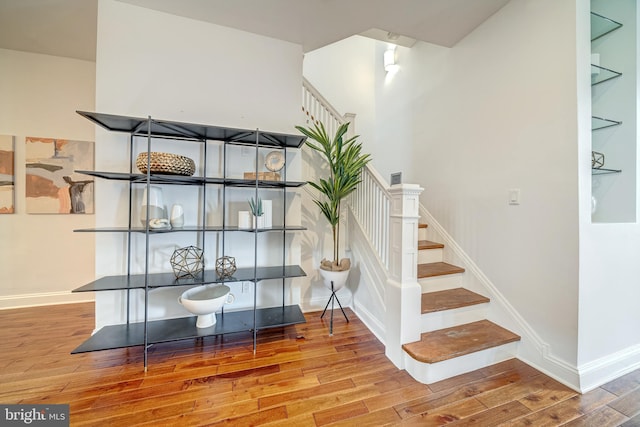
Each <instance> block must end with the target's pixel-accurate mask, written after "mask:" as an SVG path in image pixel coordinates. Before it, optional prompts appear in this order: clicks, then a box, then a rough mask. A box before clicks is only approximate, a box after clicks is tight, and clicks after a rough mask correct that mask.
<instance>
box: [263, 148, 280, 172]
mask: <svg viewBox="0 0 640 427" xmlns="http://www.w3.org/2000/svg"><path fill="white" fill-rule="evenodd" d="M264 166H265V167H266V168H267V169H269V170H270V171H271V172H277V171H279V170H280V169H282V168H283V167H284V154H283V153H282V151H271V152H270V153H269V154H267V157H265V158H264Z"/></svg>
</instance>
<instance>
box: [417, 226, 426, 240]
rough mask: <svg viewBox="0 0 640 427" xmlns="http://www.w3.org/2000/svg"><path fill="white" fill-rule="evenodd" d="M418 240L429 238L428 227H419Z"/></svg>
mask: <svg viewBox="0 0 640 427" xmlns="http://www.w3.org/2000/svg"><path fill="white" fill-rule="evenodd" d="M418 240H429V239H428V238H427V229H426V228H418Z"/></svg>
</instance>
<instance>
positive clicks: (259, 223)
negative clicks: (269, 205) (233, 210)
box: [249, 197, 264, 228]
mask: <svg viewBox="0 0 640 427" xmlns="http://www.w3.org/2000/svg"><path fill="white" fill-rule="evenodd" d="M249 209H250V210H251V214H252V215H253V228H263V227H264V217H263V216H262V215H263V214H264V211H263V210H262V199H261V198H260V197H258V198H257V199H256V200H254V199H253V197H252V198H251V199H250V200H249Z"/></svg>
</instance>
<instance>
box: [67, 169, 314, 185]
mask: <svg viewBox="0 0 640 427" xmlns="http://www.w3.org/2000/svg"><path fill="white" fill-rule="evenodd" d="M75 172H77V173H81V174H84V175H89V176H94V177H96V178H103V179H108V180H114V181H127V182H132V183H134V184H146V183H147V175H144V174H140V173H126V172H104V171H89V170H76V171H75ZM149 183H151V184H175V185H203V184H220V185H228V186H230V187H255V186H256V180H255V179H241V178H217V177H201V176H184V175H165V174H151V175H149ZM257 184H258V187H260V188H265V189H268V188H284V187H292V188H296V187H301V186H303V185H305V184H306V182H304V181H269V180H258V182H257Z"/></svg>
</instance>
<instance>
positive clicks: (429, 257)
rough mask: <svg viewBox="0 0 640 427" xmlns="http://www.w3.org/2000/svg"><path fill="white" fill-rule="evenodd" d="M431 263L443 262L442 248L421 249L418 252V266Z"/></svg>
mask: <svg viewBox="0 0 640 427" xmlns="http://www.w3.org/2000/svg"><path fill="white" fill-rule="evenodd" d="M430 262H442V248H439V249H420V250H419V251H418V264H427V263H430Z"/></svg>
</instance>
